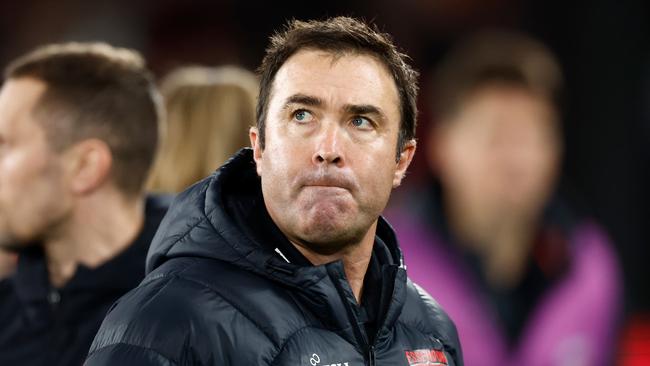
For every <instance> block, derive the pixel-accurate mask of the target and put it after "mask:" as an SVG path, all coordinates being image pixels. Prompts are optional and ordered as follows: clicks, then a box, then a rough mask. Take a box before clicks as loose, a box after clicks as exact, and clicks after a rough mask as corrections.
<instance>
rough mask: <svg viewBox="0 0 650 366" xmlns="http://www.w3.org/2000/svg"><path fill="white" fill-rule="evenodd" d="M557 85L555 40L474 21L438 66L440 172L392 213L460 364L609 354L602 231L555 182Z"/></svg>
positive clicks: (614, 313)
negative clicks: (478, 27)
mask: <svg viewBox="0 0 650 366" xmlns="http://www.w3.org/2000/svg"><path fill="white" fill-rule="evenodd" d="M562 85H563V78H562V75H561V72H560V66H559V64H558V62H557V61H556V60H555V57H554V56H553V54H552V53H551V52H550V51H549V50H548V49H547V48H546V47H545V46H543V45H542V44H541V43H539V42H538V41H536V40H535V39H532V38H530V37H528V36H525V35H523V34H518V33H510V32H507V33H506V32H494V31H491V32H481V33H478V34H476V35H474V36H472V37H470V38H468V39H467V40H465V41H464V42H462V43H460V44H459V45H458V46H456V47H454V48H453V49H452V50H451V52H450V53H449V54H448V55H447V56H446V57H445V58H444V60H443V62H442V63H441V64H440V66H439V67H438V69H437V78H436V84H435V88H436V91H435V93H434V95H435V96H436V102H437V103H435V106H436V108H435V110H436V112H437V115H438V116H437V117H438V118H437V123H436V124H435V125H434V128H432V129H431V131H429V137H430V139H429V146H430V147H431V148H430V149H429V151H428V154H427V158H428V159H429V161H430V163H431V166H435V171H433V170H432V173H433V174H435V177H436V178H435V179H431V181H429V182H427V183H428V184H427V186H426V188H425V189H423V190H419V191H418V192H417V193H416V194H414V195H413V199H408V200H405V202H406V204H405V205H404V207H403V208H402V209H396V210H395V211H394V212H392V213H394V214H395V215H394V216H393V215H390V216H389V217H394V220H391V222H392V223H393V224H394V225H395V227H396V228H397V232H398V233H399V235H400V239H401V243H402V248H403V250H404V253H405V255H404V256H405V258H406V263H407V265H408V266H409V269H412V271H410V275H411V276H412V278H413V279H414V280H416V281H418V283H420V284H421V285H422V286H423V287H424V288H425V289H426V290H427V291H429V292H430V293H431V294H433V296H435V298H436V299H437V300H439V301H440V303H441V304H442V305H444V306H445V309H447V311H449V313H450V314H451V315H452V317H453V318H454V320H455V322H456V325H457V327H458V330H459V332H460V338H461V341H462V344H463V350H464V356H465V360H466V361H467V364H471V365H484V366H488V365H489V366H496V365H499V366H506V365H527V366H541V365H563V364H571V365H594V366H596V365H611V364H613V356H614V353H615V349H616V347H615V346H614V344H615V343H616V333H617V332H616V329H617V322H618V319H619V318H620V315H621V311H622V302H621V298H622V289H623V286H622V282H621V273H620V268H619V266H618V263H617V260H616V255H615V253H614V251H613V249H612V243H611V242H610V241H609V239H608V237H607V235H606V234H604V233H603V230H602V228H601V227H599V225H598V224H597V223H595V222H594V221H593V220H591V219H587V218H584V217H580V216H579V215H576V213H575V212H573V210H571V209H570V208H569V207H567V205H566V204H565V203H564V202H563V201H562V200H560V199H559V197H557V194H556V192H555V191H556V185H557V184H556V182H557V179H558V175H559V172H560V162H561V159H562V151H563V143H562V142H563V138H562V126H561V121H560V112H561V110H560V106H559V103H558V95H559V94H560V93H561V89H562ZM433 174H432V175H433ZM486 353H489V354H490V357H487V358H486V356H485V355H486Z"/></svg>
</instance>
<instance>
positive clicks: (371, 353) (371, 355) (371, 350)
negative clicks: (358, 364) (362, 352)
mask: <svg viewBox="0 0 650 366" xmlns="http://www.w3.org/2000/svg"><path fill="white" fill-rule="evenodd" d="M368 366H375V346H370V347H368Z"/></svg>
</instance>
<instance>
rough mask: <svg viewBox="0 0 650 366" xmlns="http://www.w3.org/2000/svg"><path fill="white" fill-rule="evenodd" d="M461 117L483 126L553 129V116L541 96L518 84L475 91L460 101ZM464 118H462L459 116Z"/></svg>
mask: <svg viewBox="0 0 650 366" xmlns="http://www.w3.org/2000/svg"><path fill="white" fill-rule="evenodd" d="M460 117H461V120H465V121H474V120H477V121H481V123H480V124H479V125H482V126H483V127H486V126H487V125H486V124H488V123H489V126H492V127H503V128H506V127H507V128H513V127H518V128H525V127H529V126H530V125H535V126H537V127H540V128H548V129H556V128H557V127H558V126H557V121H556V119H557V116H556V115H555V111H554V108H553V106H552V105H551V103H550V102H549V101H548V100H546V99H545V98H544V97H542V96H540V95H538V94H535V93H533V92H532V91H529V90H527V89H525V88H522V87H517V86H509V85H491V86H486V87H483V88H481V89H478V90H476V91H475V92H474V93H472V94H471V95H470V96H469V98H467V100H466V101H465V102H464V103H463V106H462V107H461V113H460ZM463 117H464V118H463Z"/></svg>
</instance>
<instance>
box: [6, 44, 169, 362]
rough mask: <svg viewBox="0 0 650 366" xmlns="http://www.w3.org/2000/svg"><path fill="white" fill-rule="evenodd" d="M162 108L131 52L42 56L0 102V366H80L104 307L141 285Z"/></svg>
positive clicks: (104, 48) (18, 73)
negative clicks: (1, 258)
mask: <svg viewBox="0 0 650 366" xmlns="http://www.w3.org/2000/svg"><path fill="white" fill-rule="evenodd" d="M161 106H162V103H161V99H160V97H159V95H158V93H157V91H156V89H155V86H154V84H153V82H152V78H151V76H150V74H149V72H148V71H147V69H146V68H145V66H144V62H143V60H142V58H141V57H140V56H139V55H138V54H137V53H136V52H133V51H130V50H126V49H120V48H113V47H111V46H108V45H106V44H95V43H92V44H81V43H67V44H56V45H48V46H43V47H40V48H37V49H36V50H34V51H32V52H30V53H28V54H27V55H24V56H22V57H20V58H18V59H17V60H15V61H14V62H12V63H11V64H10V65H9V66H8V67H7V69H6V70H5V83H4V85H3V87H2V90H1V92H0V247H2V248H3V250H11V251H14V252H16V253H18V254H19V260H18V264H17V271H16V273H15V274H14V275H13V276H11V277H9V278H8V279H6V280H4V281H2V282H0V298H1V299H2V301H1V302H0V365H81V364H82V362H83V359H84V357H85V355H86V353H87V351H88V348H89V346H90V343H91V341H92V339H93V337H94V335H95V333H96V332H97V329H98V328H99V325H100V323H101V320H102V319H103V317H104V315H105V314H106V312H107V311H108V309H109V307H110V306H111V304H112V303H113V302H114V301H115V300H116V299H117V298H119V297H120V296H121V295H123V294H124V293H126V292H127V291H128V290H130V289H131V288H133V287H135V286H136V285H137V284H138V283H139V282H140V281H141V280H142V278H143V277H144V261H145V257H146V253H147V250H148V247H149V244H150V242H151V239H152V237H153V235H154V233H155V231H156V229H157V227H158V225H159V223H160V221H161V219H162V216H163V215H164V213H165V207H166V202H165V200H163V199H161V198H153V197H152V198H149V199H147V198H146V197H145V194H144V183H145V179H146V177H147V175H148V173H149V170H150V166H151V164H152V161H153V160H154V155H155V151H156V147H157V141H158V125H159V119H160V117H161Z"/></svg>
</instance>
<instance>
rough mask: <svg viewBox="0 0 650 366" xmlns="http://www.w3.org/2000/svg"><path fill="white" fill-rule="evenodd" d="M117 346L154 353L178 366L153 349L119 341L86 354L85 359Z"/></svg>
mask: <svg viewBox="0 0 650 366" xmlns="http://www.w3.org/2000/svg"><path fill="white" fill-rule="evenodd" d="M117 345H127V346H130V347H135V348H138V349H141V350H145V351H150V352H152V353H155V354H157V355H158V356H160V357H162V358H164V359H165V360H167V361H169V362H170V363H171V364H173V365H178V364H179V363H178V362H176V361H174V360H172V359H170V358H169V357H167V356H165V355H163V354H162V353H160V352H158V351H157V350H155V349H154V348H150V347H143V346H140V345H137V344H133V343H129V342H124V341H120V342H115V343H111V344H107V345H105V346H103V347H101V348H97V349H96V350H93V351H92V352H90V353H88V356H87V357H86V359H88V358H90V357H91V356H92V355H94V354H95V353H97V352H99V351H101V350H103V349H105V348H109V347H113V346H117Z"/></svg>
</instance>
